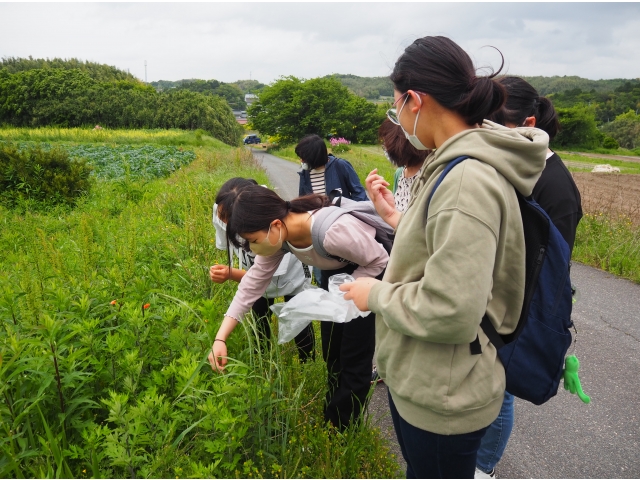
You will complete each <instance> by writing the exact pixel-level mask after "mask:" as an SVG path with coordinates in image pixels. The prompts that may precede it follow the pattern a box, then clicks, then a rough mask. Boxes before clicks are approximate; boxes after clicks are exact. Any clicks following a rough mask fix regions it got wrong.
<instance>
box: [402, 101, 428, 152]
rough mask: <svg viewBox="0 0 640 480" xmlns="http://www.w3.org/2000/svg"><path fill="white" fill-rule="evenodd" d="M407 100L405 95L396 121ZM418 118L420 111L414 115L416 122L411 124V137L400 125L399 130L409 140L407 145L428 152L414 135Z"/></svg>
mask: <svg viewBox="0 0 640 480" xmlns="http://www.w3.org/2000/svg"><path fill="white" fill-rule="evenodd" d="M418 98H420V96H418ZM408 99H409V95H407V96H406V98H405V99H404V102H402V107H401V108H400V111H399V112H398V119H399V118H400V114H401V113H402V110H403V109H404V106H405V104H406V103H407V100H408ZM420 105H421V106H422V100H420ZM418 118H420V110H418V114H417V115H416V121H415V122H414V123H413V135H409V134H408V133H407V131H406V130H405V129H404V128H403V127H402V125H400V128H402V132H403V133H404V136H405V137H406V138H407V140H409V143H410V144H411V145H413V146H414V147H415V148H416V150H429V149H428V148H427V147H425V146H424V145H423V144H422V142H421V141H420V139H419V138H418V137H417V135H416V127H417V126H418Z"/></svg>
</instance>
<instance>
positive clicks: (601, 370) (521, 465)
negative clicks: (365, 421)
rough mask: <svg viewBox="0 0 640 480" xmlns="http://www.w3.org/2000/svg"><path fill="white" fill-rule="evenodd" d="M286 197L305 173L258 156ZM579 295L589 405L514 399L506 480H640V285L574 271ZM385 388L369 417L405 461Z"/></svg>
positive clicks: (562, 399) (577, 318) (502, 470)
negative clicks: (531, 402)
mask: <svg viewBox="0 0 640 480" xmlns="http://www.w3.org/2000/svg"><path fill="white" fill-rule="evenodd" d="M256 157H258V158H259V159H260V161H261V162H262V165H263V167H264V168H265V169H266V170H267V173H268V174H269V176H270V178H271V179H272V182H273V184H274V186H276V187H277V188H278V189H279V192H280V194H281V195H282V196H283V197H285V198H287V199H291V198H294V197H295V196H296V195H297V190H298V176H297V175H296V173H295V172H297V171H298V169H299V167H298V166H297V165H296V164H295V163H293V162H289V161H286V160H282V159H279V158H277V157H274V156H273V155H268V154H264V153H259V154H256ZM571 276H572V280H573V283H574V284H576V285H577V287H578V289H579V291H580V298H579V300H578V302H577V303H576V304H575V306H574V311H573V320H574V323H575V325H576V329H577V331H578V334H577V336H576V337H577V341H576V343H575V351H573V352H572V353H575V354H576V355H577V356H578V358H579V359H580V362H581V367H580V376H581V379H582V385H583V388H584V390H585V392H586V393H587V394H588V395H590V396H591V404H589V405H584V404H583V403H582V402H580V401H579V400H578V398H577V396H575V395H570V394H569V393H567V392H566V391H564V390H563V389H562V387H561V390H560V391H559V392H558V395H557V396H556V397H554V398H553V399H551V400H550V401H549V402H547V403H546V404H545V405H542V406H535V405H532V404H529V403H527V402H524V401H519V400H518V399H516V407H515V410H516V422H515V427H514V429H513V433H512V435H511V439H510V441H509V444H508V446H507V449H506V451H505V454H504V457H503V459H502V462H500V464H499V465H498V467H497V469H496V470H497V474H498V477H501V478H639V477H640V285H636V284H634V283H632V282H629V281H627V280H623V279H619V278H617V277H615V276H613V275H610V274H608V273H605V272H602V271H600V270H596V269H594V268H591V267H587V266H585V265H580V264H574V266H573V268H572V275H571ZM386 390H387V389H386V387H385V385H384V384H379V385H378V386H377V387H376V389H375V392H374V395H373V398H372V401H371V405H370V407H369V413H370V415H372V417H373V418H374V419H375V421H376V422H377V423H378V424H379V425H380V427H381V430H382V432H383V434H384V435H385V436H386V437H387V438H388V439H389V440H390V443H391V447H392V451H394V453H396V455H397V457H398V458H399V459H400V463H401V465H403V467H404V462H403V461H402V456H401V454H400V452H399V448H398V445H397V443H396V441H395V434H394V432H393V426H392V424H391V421H390V417H389V415H388V413H387V412H388V403H387V396H386V395H387V394H386Z"/></svg>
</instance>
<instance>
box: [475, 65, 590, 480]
mask: <svg viewBox="0 0 640 480" xmlns="http://www.w3.org/2000/svg"><path fill="white" fill-rule="evenodd" d="M499 82H500V84H501V85H502V86H504V87H505V88H506V90H507V101H506V103H505V104H504V106H503V107H502V108H501V109H500V110H498V111H497V112H495V113H493V114H492V115H491V116H490V117H489V118H490V119H491V120H493V121H494V122H496V123H499V124H501V125H504V126H506V127H509V128H516V127H536V128H539V129H541V130H544V131H545V132H547V134H548V135H549V139H550V141H551V140H553V138H554V137H555V136H556V134H557V133H558V131H559V129H560V122H559V121H558V114H557V113H556V110H555V108H553V104H552V103H551V101H550V100H549V99H547V98H545V97H541V96H539V95H538V92H537V91H536V89H535V88H533V87H532V86H531V85H530V84H529V83H528V82H527V81H526V80H523V79H522V78H519V77H512V76H506V77H502V78H500V80H499ZM532 196H533V199H534V200H535V201H536V202H538V204H539V205H540V206H541V207H542V208H543V209H544V211H545V212H547V214H548V215H549V217H550V218H551V221H552V222H553V224H554V225H555V226H556V228H557V229H558V230H559V231H560V234H561V235H562V237H563V238H564V239H565V240H566V242H567V244H568V245H569V249H570V250H572V251H573V244H574V242H575V238H576V229H577V228H578V223H579V222H580V219H581V218H582V204H581V199H580V192H579V191H578V187H577V186H576V184H575V182H574V181H573V177H572V176H571V173H570V172H569V170H568V169H567V167H565V165H564V163H562V160H561V159H560V157H559V156H558V154H557V153H555V152H553V151H552V150H551V149H547V153H546V164H545V167H544V170H543V171H542V175H541V176H540V179H539V180H538V182H537V183H536V186H535V187H534V188H533V193H532ZM513 420H514V414H513V395H511V394H510V393H509V392H505V394H504V401H503V403H502V408H501V409H500V414H499V415H498V418H496V420H495V421H494V422H493V423H492V424H491V425H490V426H489V428H488V430H487V433H486V434H485V435H484V437H483V438H482V442H481V444H480V449H479V450H478V458H477V461H476V462H477V467H476V473H475V478H495V467H496V465H497V464H498V462H499V461H500V459H501V458H502V454H503V453H504V450H505V448H506V447H507V442H508V441H509V437H510V436H511V430H512V428H513Z"/></svg>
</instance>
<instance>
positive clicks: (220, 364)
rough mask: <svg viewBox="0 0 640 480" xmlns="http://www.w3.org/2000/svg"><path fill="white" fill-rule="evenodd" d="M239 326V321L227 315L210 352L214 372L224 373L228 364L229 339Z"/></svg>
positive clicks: (209, 357) (210, 361)
mask: <svg viewBox="0 0 640 480" xmlns="http://www.w3.org/2000/svg"><path fill="white" fill-rule="evenodd" d="M236 325H238V321H237V320H236V319H235V318H233V317H228V316H226V315H225V317H224V319H223V320H222V324H221V325H220V328H219V329H218V333H217V334H216V336H215V340H214V341H213V345H211V350H210V351H209V356H208V357H207V358H208V359H209V363H210V364H211V369H212V370H213V371H214V372H223V371H224V367H225V365H226V364H227V355H228V352H227V343H226V342H227V339H228V338H229V335H231V332H233V329H234V328H236Z"/></svg>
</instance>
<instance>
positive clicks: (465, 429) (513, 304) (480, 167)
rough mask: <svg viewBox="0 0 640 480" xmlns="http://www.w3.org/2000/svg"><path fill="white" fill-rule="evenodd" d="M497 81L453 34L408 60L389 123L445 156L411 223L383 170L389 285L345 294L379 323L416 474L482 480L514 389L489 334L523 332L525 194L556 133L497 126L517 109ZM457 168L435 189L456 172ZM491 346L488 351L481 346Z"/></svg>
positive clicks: (400, 433)
mask: <svg viewBox="0 0 640 480" xmlns="http://www.w3.org/2000/svg"><path fill="white" fill-rule="evenodd" d="M495 75H496V74H493V75H491V76H477V75H476V69H475V68H474V66H473V63H472V61H471V59H470V58H469V56H468V55H467V53H466V52H464V50H462V49H461V48H460V47H459V46H458V45H457V44H456V43H454V42H453V41H451V40H450V39H448V38H446V37H424V38H419V39H417V40H416V41H414V42H413V44H411V45H410V46H409V47H407V48H406V49H405V51H404V53H403V54H402V55H401V56H400V58H399V59H398V60H397V62H396V64H395V67H394V70H393V73H392V74H391V77H390V78H391V80H392V82H393V84H394V97H395V103H394V105H393V107H394V108H392V109H390V110H389V111H388V113H387V115H388V117H389V119H390V120H391V121H392V122H394V123H396V124H398V125H399V126H400V127H401V128H402V129H403V130H404V133H405V136H406V138H407V140H408V141H409V142H410V143H411V144H412V145H413V146H414V147H415V148H417V149H418V150H433V151H432V153H431V154H430V155H429V156H428V157H427V159H426V161H425V164H424V166H423V168H422V172H421V173H420V175H419V177H418V178H417V179H416V183H415V184H414V185H413V188H412V196H411V199H410V200H409V204H408V207H407V210H406V211H405V212H404V213H400V212H399V211H397V210H396V208H395V201H394V198H393V194H392V193H391V191H389V190H388V189H387V186H388V185H389V183H388V182H386V181H385V180H384V179H383V178H382V177H380V176H378V175H377V174H375V172H372V174H371V175H370V176H369V177H368V178H367V182H366V184H367V189H368V191H369V196H370V197H371V199H372V200H373V202H374V204H375V205H376V209H377V210H378V213H380V215H381V216H382V217H383V218H384V219H385V220H386V221H387V223H389V225H391V226H393V227H396V236H395V242H394V245H393V249H392V250H391V255H390V259H389V265H388V267H387V270H386V273H385V275H384V278H383V280H382V281H379V280H376V279H373V278H362V277H361V278H359V279H357V280H356V281H355V282H353V283H351V284H345V285H342V286H341V290H343V291H346V292H347V293H346V295H345V298H346V299H353V300H354V301H355V303H356V305H357V306H358V308H360V309H363V308H364V309H369V310H371V311H372V312H374V313H376V314H377V316H376V358H377V365H378V372H379V373H380V376H381V377H382V378H383V379H384V381H385V383H386V385H387V386H388V387H389V405H390V409H391V415H392V419H393V422H394V426H395V430H396V434H397V437H398V442H399V443H400V447H401V449H402V453H403V456H404V458H405V460H406V461H407V478H473V476H474V472H475V467H476V455H477V451H478V448H479V446H480V441H481V439H482V437H483V435H484V433H485V431H486V429H487V427H488V426H489V425H490V424H491V423H492V422H493V421H494V420H495V419H496V417H497V416H498V413H499V411H500V408H501V406H502V402H503V399H504V391H505V372H504V367H503V366H502V364H501V363H500V361H499V360H498V358H497V351H496V349H495V347H494V346H493V345H492V344H491V343H490V342H489V339H488V338H487V337H486V336H485V335H484V333H483V331H482V330H481V328H480V323H481V320H482V318H483V316H485V314H486V315H487V316H488V318H489V320H490V322H491V324H493V325H494V327H495V328H496V329H497V330H498V332H499V333H501V334H502V333H509V332H512V331H513V330H514V329H515V326H516V325H517V322H518V319H519V316H520V312H521V309H522V304H523V297H524V286H525V245H524V233H523V226H522V220H521V214H520V208H519V204H518V199H517V195H516V190H518V191H519V192H520V193H522V194H523V195H526V196H528V195H530V194H531V192H532V191H533V188H534V186H535V184H536V181H537V180H538V177H539V176H540V173H541V172H542V169H543V167H544V162H545V156H546V150H547V145H548V143H549V137H548V135H547V134H546V133H545V132H543V131H541V130H538V129H531V128H526V129H508V128H506V127H503V126H500V125H497V124H495V123H493V122H490V121H486V120H484V119H485V118H487V117H488V116H489V115H491V114H492V113H493V112H495V111H496V110H498V109H499V108H500V107H501V106H502V104H503V103H504V100H505V91H504V87H502V85H500V84H499V83H498V82H497V81H496V80H495V78H494V77H495ZM465 155H468V156H470V157H471V158H468V159H467V160H465V161H463V162H461V163H459V164H458V165H456V166H455V167H454V168H453V169H452V170H451V171H450V173H448V175H446V177H444V179H443V180H442V182H441V183H440V185H439V186H438V189H437V191H436V192H435V194H434V196H433V198H431V199H430V198H429V197H430V194H431V192H432V191H433V189H434V186H435V185H436V182H437V181H438V180H439V178H440V174H441V173H442V172H443V170H444V169H445V167H446V166H447V165H448V164H449V163H450V162H452V161H453V160H455V159H457V158H459V157H461V156H465ZM472 344H474V345H475V344H477V345H478V346H479V347H480V351H479V352H478V350H477V349H476V348H474V349H473V351H472V348H471V345H472Z"/></svg>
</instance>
